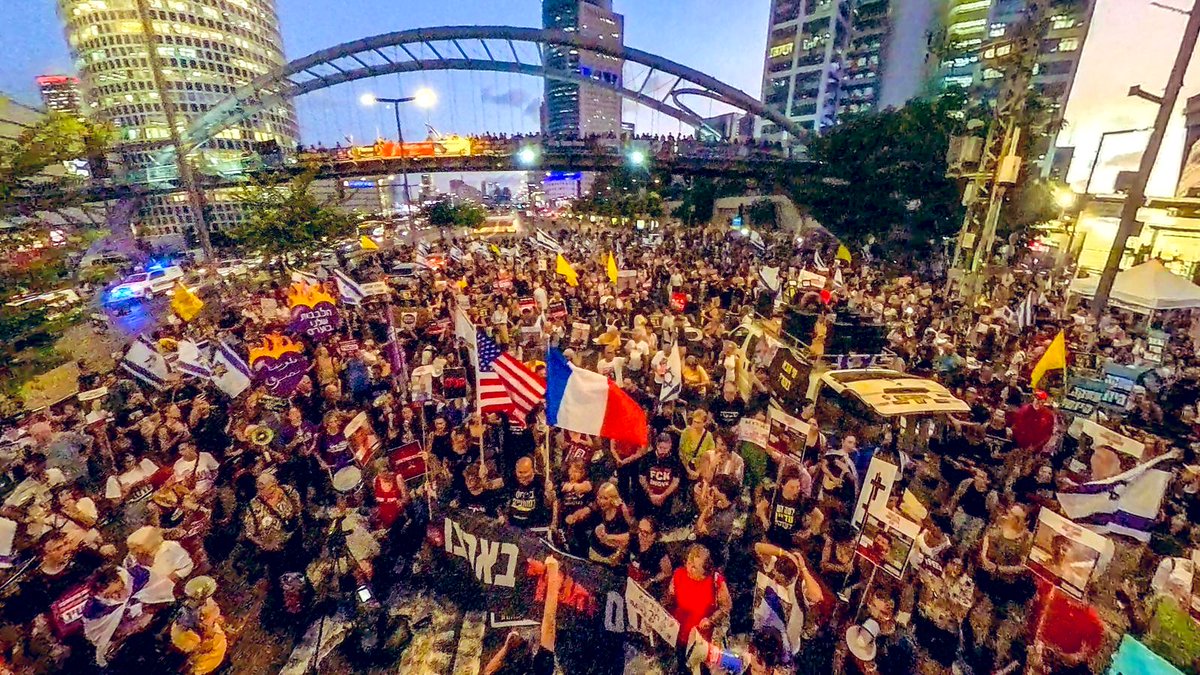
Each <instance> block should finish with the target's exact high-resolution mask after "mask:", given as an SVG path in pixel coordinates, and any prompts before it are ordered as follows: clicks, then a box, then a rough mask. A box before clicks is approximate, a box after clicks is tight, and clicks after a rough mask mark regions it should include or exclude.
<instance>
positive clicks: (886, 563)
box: [855, 506, 921, 579]
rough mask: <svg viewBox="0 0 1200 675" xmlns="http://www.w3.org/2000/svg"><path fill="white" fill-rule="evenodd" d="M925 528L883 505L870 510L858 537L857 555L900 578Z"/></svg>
mask: <svg viewBox="0 0 1200 675" xmlns="http://www.w3.org/2000/svg"><path fill="white" fill-rule="evenodd" d="M920 534H921V526H920V525H919V524H917V523H914V522H913V521H911V520H909V519H907V518H905V517H904V516H902V515H900V514H899V513H896V512H895V511H893V510H891V509H889V508H887V507H886V506H882V507H879V508H876V509H875V510H874V511H868V512H867V515H866V518H865V519H864V521H863V528H862V531H861V532H859V534H858V542H857V544H856V545H855V553H857V554H858V555H860V556H862V557H864V558H866V559H867V560H868V561H870V562H871V563H873V564H874V565H876V566H877V567H878V568H879V569H881V570H883V571H884V572H886V573H888V574H889V575H891V576H893V577H895V578H897V579H899V578H901V577H902V576H904V571H905V569H907V568H908V559H909V557H910V556H911V555H912V550H913V545H914V544H915V543H916V541H917V537H918V536H919V535H920Z"/></svg>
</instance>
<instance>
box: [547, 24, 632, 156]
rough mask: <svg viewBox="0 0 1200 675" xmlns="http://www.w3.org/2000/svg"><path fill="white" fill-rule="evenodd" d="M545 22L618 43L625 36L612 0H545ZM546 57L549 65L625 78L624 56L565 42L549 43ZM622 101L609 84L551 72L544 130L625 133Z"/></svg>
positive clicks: (614, 82) (601, 78)
mask: <svg viewBox="0 0 1200 675" xmlns="http://www.w3.org/2000/svg"><path fill="white" fill-rule="evenodd" d="M542 25H543V27H545V28H557V29H559V30H564V31H567V32H574V33H577V34H578V35H580V36H581V37H583V38H588V39H592V40H598V41H601V42H611V43H612V44H613V45H614V46H616V47H620V46H621V45H623V44H624V41H625V17H623V16H622V15H620V14H617V13H616V12H614V11H613V7H612V0H543V2H542ZM544 59H545V65H546V68H548V69H553V70H564V71H568V72H573V73H578V74H580V75H582V76H583V77H585V78H589V79H592V80H596V81H597V82H600V83H604V84H605V85H608V86H617V87H619V86H621V83H622V79H623V74H622V71H623V70H624V67H625V62H624V61H623V60H622V59H617V58H613V57H611V56H605V55H603V54H597V53H595V52H588V51H582V50H576V49H570V48H566V47H549V48H547V49H546V53H545V57H544ZM621 103H622V97H621V95H620V94H618V93H617V92H615V91H611V90H609V89H605V88H604V87H599V86H598V87H589V86H580V85H579V84H577V83H574V82H565V81H562V80H554V79H551V78H546V81H545V99H544V113H543V119H542V124H543V131H544V132H545V133H546V134H547V135H550V136H554V137H559V138H577V137H584V136H592V135H598V136H608V135H610V134H611V135H612V136H613V137H620V135H621Z"/></svg>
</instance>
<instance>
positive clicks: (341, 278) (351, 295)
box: [333, 270, 367, 305]
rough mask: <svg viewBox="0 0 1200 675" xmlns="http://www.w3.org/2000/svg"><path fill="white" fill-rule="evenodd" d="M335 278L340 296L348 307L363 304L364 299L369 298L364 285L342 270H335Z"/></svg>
mask: <svg viewBox="0 0 1200 675" xmlns="http://www.w3.org/2000/svg"><path fill="white" fill-rule="evenodd" d="M333 278H334V279H337V287H338V295H340V296H341V297H342V302H344V303H346V304H347V305H358V304H362V300H363V298H365V297H367V293H366V291H364V290H363V287H362V285H360V284H359V283H358V282H357V281H355V280H354V279H351V278H350V275H348V274H346V273H345V272H343V271H342V270H334V271H333Z"/></svg>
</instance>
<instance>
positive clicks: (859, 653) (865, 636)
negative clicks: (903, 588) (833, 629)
mask: <svg viewBox="0 0 1200 675" xmlns="http://www.w3.org/2000/svg"><path fill="white" fill-rule="evenodd" d="M866 606H867V615H868V617H869V618H868V619H867V620H866V621H864V622H863V623H862V624H861V625H858V626H850V627H849V628H848V629H847V630H846V639H845V641H844V642H843V643H842V644H841V645H840V646H839V649H838V652H837V654H836V655H835V657H834V664H835V667H834V672H836V673H854V672H855V670H857V671H858V672H860V673H864V674H871V675H874V674H878V675H912V674H913V673H916V672H917V646H916V641H915V640H914V639H913V637H912V635H911V634H910V633H909V630H908V629H907V628H904V627H902V626H900V625H899V624H898V623H896V601H895V598H893V597H892V595H891V593H890V592H889V591H887V590H884V589H882V588H880V589H875V590H873V591H871V593H870V595H868V596H867V600H866Z"/></svg>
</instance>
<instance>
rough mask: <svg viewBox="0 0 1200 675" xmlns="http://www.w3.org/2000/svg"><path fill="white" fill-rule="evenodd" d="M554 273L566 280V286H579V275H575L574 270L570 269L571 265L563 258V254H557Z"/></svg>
mask: <svg viewBox="0 0 1200 675" xmlns="http://www.w3.org/2000/svg"><path fill="white" fill-rule="evenodd" d="M554 271H555V272H556V273H558V274H561V275H563V276H564V277H566V278H567V284H569V285H571V286H578V285H579V275H578V274H575V268H573V267H571V263H569V262H567V259H566V258H564V257H563V254H561V253H559V254H558V261H557V262H555V263H554Z"/></svg>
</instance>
